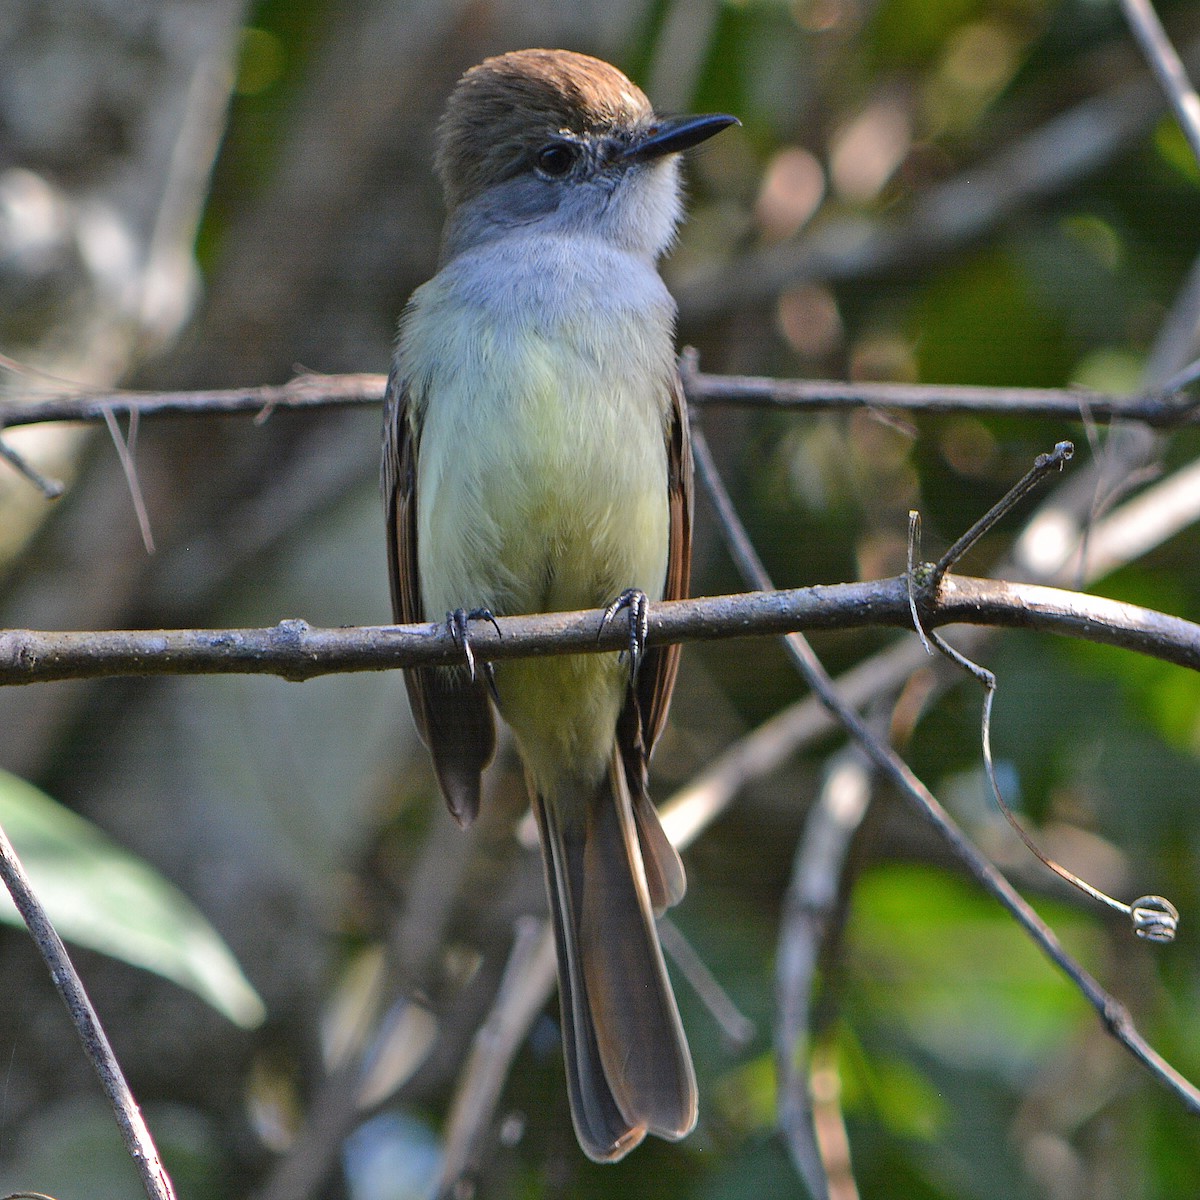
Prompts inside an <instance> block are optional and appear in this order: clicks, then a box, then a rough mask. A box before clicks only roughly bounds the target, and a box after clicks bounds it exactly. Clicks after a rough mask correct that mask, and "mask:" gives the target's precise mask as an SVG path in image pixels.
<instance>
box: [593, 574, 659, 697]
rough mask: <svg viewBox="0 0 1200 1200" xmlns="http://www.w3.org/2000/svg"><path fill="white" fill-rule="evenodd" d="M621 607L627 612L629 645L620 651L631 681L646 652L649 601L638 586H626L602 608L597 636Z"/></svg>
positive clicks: (648, 627) (635, 677)
mask: <svg viewBox="0 0 1200 1200" xmlns="http://www.w3.org/2000/svg"><path fill="white" fill-rule="evenodd" d="M622 609H624V610H625V612H626V613H628V614H629V645H628V648H627V649H626V650H623V651H622V652H621V657H622V658H625V657H628V660H629V679H630V682H631V683H632V682H633V680H635V679H637V673H638V668H639V667H641V665H642V656H643V655H644V654H645V652H646V636H647V634H648V633H649V632H650V601H649V600H648V599H647V598H646V593H645V592H643V591H642V590H641V589H640V588H626V589H625V590H624V591H623V592H622V593H621V594H620V595H619V596H618V597H617V598H616V599H615V600H614V601H613V602H612V603H611V604H610V605H609V606H608V607H607V608H606V609H605V610H604V615H603V616H602V617H601V618H600V630H599V633H598V634H597V637H599V634H600V633H603V632H604V630H605V629H606V628H607V627H608V625H609V623H610V622H611V621H612V620H613V618H614V617H616V615H617V613H619V612H620V611H621V610H622Z"/></svg>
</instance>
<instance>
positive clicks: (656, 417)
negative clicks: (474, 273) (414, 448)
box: [417, 345, 669, 788]
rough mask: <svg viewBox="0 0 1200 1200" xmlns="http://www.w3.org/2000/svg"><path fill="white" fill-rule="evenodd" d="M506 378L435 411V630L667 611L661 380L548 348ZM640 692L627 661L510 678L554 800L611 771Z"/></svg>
mask: <svg viewBox="0 0 1200 1200" xmlns="http://www.w3.org/2000/svg"><path fill="white" fill-rule="evenodd" d="M556 358H557V359H558V361H556ZM518 360H520V361H518ZM492 365H493V366H494V365H495V364H492ZM501 374H502V378H503V382H502V383H497V384H496V385H495V386H493V387H491V388H488V387H487V386H486V384H485V380H484V379H482V378H481V377H480V376H478V375H476V376H473V377H472V378H471V383H472V385H473V386H471V388H470V389H469V393H468V392H465V391H463V390H462V389H461V388H460V389H459V390H458V391H457V392H455V391H454V390H453V389H447V391H445V392H443V393H442V394H439V395H436V396H433V395H431V396H430V400H429V404H428V408H427V411H426V414H425V419H424V426H423V429H422V434H421V445H420V450H419V459H418V462H419V467H418V471H419V474H418V485H417V493H418V539H417V541H418V556H419V565H420V571H421V581H422V598H423V603H424V606H425V611H426V613H427V615H428V616H430V617H431V618H433V619H437V617H438V616H440V615H441V614H442V613H444V612H447V611H452V610H454V609H456V608H465V609H468V610H470V609H475V608H481V607H483V608H488V609H490V610H491V611H492V612H494V613H495V614H496V615H498V616H499V615H516V614H521V613H529V612H549V611H563V610H571V609H577V608H597V607H603V606H605V605H607V604H608V603H609V602H611V601H612V600H613V599H614V598H615V597H616V596H617V595H618V594H619V593H621V592H622V591H624V590H625V589H626V588H631V587H634V588H640V589H641V590H642V591H644V592H646V593H647V595H648V596H650V598H651V599H658V598H659V597H661V595H662V591H663V586H664V579H665V575H666V563H667V553H668V538H669V529H668V525H669V505H668V494H667V461H666V449H665V439H664V429H663V420H664V418H663V409H664V407H665V405H664V399H665V397H664V395H662V394H659V393H661V392H663V391H664V390H665V389H664V388H663V385H662V383H661V381H660V382H659V383H658V385H657V387H655V386H654V384H653V383H652V382H651V381H650V380H648V379H646V378H645V377H644V376H643V377H642V379H641V386H640V387H639V386H638V385H637V383H635V382H634V381H631V380H630V379H628V378H621V377H620V376H619V374H618V375H613V374H612V373H608V374H606V375H603V376H602V375H601V374H599V373H598V372H597V371H595V370H594V369H589V368H587V367H584V366H581V364H580V363H579V362H578V361H571V360H570V359H569V358H568V359H567V360H566V361H564V360H563V359H562V357H560V356H557V355H555V354H552V353H550V352H548V351H547V349H546V347H545V346H544V345H539V346H536V347H534V348H532V349H530V350H529V352H528V353H527V354H525V355H520V354H518V355H515V356H510V357H509V360H508V364H507V369H506V370H505V371H503V372H502V373H501ZM460 378H461V377H460ZM492 378H493V379H495V378H496V375H495V374H492ZM652 389H653V390H652ZM627 684H628V668H627V666H626V665H624V664H620V663H618V662H617V658H616V655H614V654H605V655H583V656H578V657H568V658H562V657H556V658H543V659H537V660H523V661H512V662H505V663H498V664H497V665H496V685H497V690H498V692H499V696H500V707H501V711H502V713H503V715H504V717H505V719H506V720H507V721H508V722H509V724H510V725H511V726H512V727H513V730H514V732H515V733H516V735H517V738H518V741H519V742H520V744H521V748H522V752H523V755H524V757H525V760H526V764H527V766H528V767H529V769H530V771H531V772H532V773H533V775H534V778H535V781H537V782H538V784H539V786H542V787H544V788H545V787H550V786H552V778H551V777H552V776H553V774H554V772H556V771H558V772H561V771H563V770H565V769H568V767H569V768H570V769H571V770H572V771H575V770H578V771H580V772H582V773H584V774H598V773H599V772H600V771H602V770H603V769H605V767H606V765H607V762H608V759H609V755H610V752H611V747H612V738H613V729H614V726H615V723H616V719H617V715H618V713H619V711H620V707H621V705H622V703H623V700H624V695H625V689H626V687H627Z"/></svg>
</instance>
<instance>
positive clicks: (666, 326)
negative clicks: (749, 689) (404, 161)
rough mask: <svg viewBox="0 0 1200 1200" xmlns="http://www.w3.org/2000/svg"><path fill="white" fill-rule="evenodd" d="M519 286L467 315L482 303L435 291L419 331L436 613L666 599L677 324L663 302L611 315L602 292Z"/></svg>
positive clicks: (613, 308) (421, 508)
mask: <svg viewBox="0 0 1200 1200" xmlns="http://www.w3.org/2000/svg"><path fill="white" fill-rule="evenodd" d="M518 282H520V281H519V280H517V281H514V280H513V279H512V278H511V276H510V278H509V286H508V294H507V295H501V296H499V297H497V296H495V295H490V294H489V297H488V303H486V304H481V303H461V302H456V301H462V300H463V299H464V296H465V298H466V299H468V300H470V298H471V293H470V289H469V288H464V287H463V286H462V285H461V282H460V286H459V287H458V288H457V289H454V288H443V289H441V290H440V292H439V290H438V289H432V290H433V291H434V294H433V295H431V296H430V297H429V298H428V300H427V301H426V302H425V303H424V304H423V305H422V306H421V309H419V310H418V311H417V313H416V314H415V316H414V317H413V318H411V322H412V323H411V324H410V325H409V327H408V329H407V330H406V334H407V338H408V341H409V343H410V344H412V343H413V342H415V343H416V344H418V345H420V346H422V347H424V348H426V349H425V350H424V351H423V352H422V353H421V354H420V355H418V356H414V357H415V358H416V359H417V361H415V362H414V363H413V367H414V372H415V373H414V376H413V378H414V383H415V385H416V387H417V389H418V391H417V395H418V397H419V407H418V408H417V410H416V411H417V414H418V421H419V429H418V459H417V462H418V477H417V496H418V509H417V512H418V518H417V519H418V538H417V541H418V555H419V559H420V570H421V578H422V592H423V596H424V600H425V604H426V609H427V612H431V613H440V612H441V611H444V610H445V609H449V608H455V607H460V606H461V607H467V608H472V607H478V606H480V605H485V606H487V607H490V608H492V609H493V611H495V612H497V613H516V612H531V611H545V610H554V609H569V608H576V607H592V606H596V605H599V604H602V603H607V602H608V601H609V600H611V599H612V597H613V596H614V595H615V594H616V593H617V592H619V591H621V590H623V589H624V588H626V587H631V586H632V587H640V588H642V589H643V590H644V591H646V592H647V593H648V594H650V595H651V596H657V595H661V592H662V586H663V577H664V575H665V569H666V557H667V540H668V536H669V535H668V497H667V461H666V449H665V426H666V422H667V414H668V411H669V397H670V393H669V386H670V384H669V381H670V378H671V372H672V371H673V358H672V347H671V326H670V313H669V310H664V309H663V308H662V306H661V304H660V295H661V293H657V292H654V291H653V290H650V295H651V296H652V299H653V303H651V304H642V305H638V304H612V303H609V302H608V299H607V298H606V296H605V293H604V286H603V282H602V281H598V280H592V281H590V283H591V284H592V285H593V286H590V287H587V286H583V287H581V285H580V281H579V280H578V279H575V280H574V284H575V286H574V287H573V288H572V287H566V284H565V283H564V282H563V281H561V280H560V281H559V283H560V287H559V288H558V290H557V291H554V290H553V289H552V288H550V287H548V284H552V283H553V282H554V280H553V279H552V278H550V279H549V280H547V278H546V274H545V272H542V273H539V275H538V284H537V286H536V287H530V288H527V289H524V291H522V289H520V288H517V287H515V286H514V285H515V283H518ZM527 282H528V281H527ZM568 282H570V281H568ZM654 282H655V283H656V284H657V276H654ZM584 283H585V284H587V283H589V281H587V280H585V281H584ZM596 284H599V286H595V285H596ZM614 286H615V285H614ZM564 288H565V290H566V291H567V292H574V293H575V294H574V295H573V297H569V298H564ZM658 288H659V289H661V284H658ZM634 295H635V296H636V292H635V293H634ZM417 322H419V323H420V328H414V325H416V324H417ZM430 350H431V351H432V352H430Z"/></svg>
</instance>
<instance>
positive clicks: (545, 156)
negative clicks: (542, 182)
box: [536, 142, 579, 179]
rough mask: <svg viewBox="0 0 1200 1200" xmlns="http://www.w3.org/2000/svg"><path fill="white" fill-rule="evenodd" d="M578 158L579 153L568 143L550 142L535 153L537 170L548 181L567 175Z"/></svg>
mask: <svg viewBox="0 0 1200 1200" xmlns="http://www.w3.org/2000/svg"><path fill="white" fill-rule="evenodd" d="M578 158H579V151H578V149H577V148H576V147H575V146H572V145H571V143H570V142H551V143H550V144H549V145H548V146H543V147H542V148H541V149H540V150H539V151H538V152H537V159H536V162H537V169H538V172H539V173H540V174H542V175H545V176H547V177H548V178H550V179H561V178H562V177H563V176H564V175H569V174H570V172H571V168H572V167H573V166H574V165H575V162H576V160H577V159H578Z"/></svg>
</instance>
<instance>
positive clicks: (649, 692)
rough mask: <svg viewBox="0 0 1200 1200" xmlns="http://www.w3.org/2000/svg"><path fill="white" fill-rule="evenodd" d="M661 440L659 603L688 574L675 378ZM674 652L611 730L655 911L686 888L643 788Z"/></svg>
mask: <svg viewBox="0 0 1200 1200" xmlns="http://www.w3.org/2000/svg"><path fill="white" fill-rule="evenodd" d="M666 439H667V494H668V501H669V504H670V541H669V543H668V552H667V579H666V584H665V586H664V588H663V599H664V600H682V599H683V598H684V597H685V596H687V594H688V586H689V584H690V582H691V573H692V495H693V468H692V443H691V439H690V437H689V435H688V415H687V401H686V399H685V398H684V395H683V383H682V381H681V380H680V378H679V376H678V374H677V375H676V376H675V377H674V379H673V381H672V384H671V419H670V421H669V423H668V425H667V428H666ZM679 652H680V646H679V645H678V644H675V645H671V646H655V647H652V648H651V649H649V650H647V651H646V654H645V656H644V657H643V659H642V665H641V670H640V671H639V673H638V678H637V680H636V682H635V685H634V688H633V689H631V691H630V695H629V699H628V700H627V701H626V704H625V709H624V711H623V712H622V714H621V718H620V721H619V723H618V726H617V744H618V747H619V749H620V754H621V760H622V762H623V764H624V767H625V778H626V781H627V782H628V784H629V795H630V798H631V800H632V803H633V815H634V820H635V822H636V826H637V832H638V841H639V843H640V844H641V849H642V860H643V863H644V866H645V871H646V882H647V884H648V886H649V888H650V897H651V902H652V904H653V906H654V909H655V911H657V912H661V911H662V910H663V909H665V908H669V907H670V906H671V905H673V904H678V903H679V901H680V900H682V899H683V893H684V890H685V888H686V886H687V882H686V878H685V876H684V871H683V864H682V863H681V862H680V860H679V855H678V853H677V852H676V850H675V848H674V847H673V846H672V845H671V843H670V841H669V840H668V839H667V835H666V834H665V833H664V832H663V828H662V825H661V824H660V823H659V820H658V813H657V812H656V811H655V808H654V805H653V803H652V802H651V800H650V795H649V791H648V787H647V767H648V764H649V761H650V752H651V751H652V750H653V749H654V743H655V742H656V741H658V737H659V734H661V733H662V731H663V726H665V725H666V723H667V710H668V709H669V708H670V706H671V692H672V690H673V689H674V687H675V675H676V673H677V672H678V670H679Z"/></svg>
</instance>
